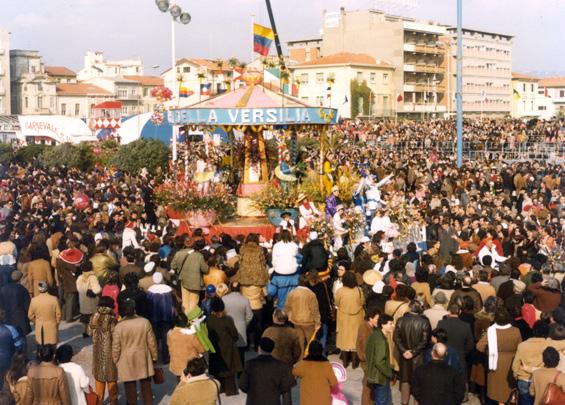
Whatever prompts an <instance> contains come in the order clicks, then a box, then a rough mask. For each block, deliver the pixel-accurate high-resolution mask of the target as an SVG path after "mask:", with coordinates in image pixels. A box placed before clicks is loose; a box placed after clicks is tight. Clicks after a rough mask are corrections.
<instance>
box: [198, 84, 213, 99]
mask: <svg viewBox="0 0 565 405" xmlns="http://www.w3.org/2000/svg"><path fill="white" fill-rule="evenodd" d="M211 88H212V83H203V84H201V85H200V95H201V96H209V95H210V90H211Z"/></svg>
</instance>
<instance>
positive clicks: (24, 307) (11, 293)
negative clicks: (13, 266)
mask: <svg viewBox="0 0 565 405" xmlns="http://www.w3.org/2000/svg"><path fill="white" fill-rule="evenodd" d="M10 277H11V278H10V282H8V283H7V284H4V285H3V286H2V287H0V308H3V309H4V310H5V311H6V323H7V324H8V325H12V326H14V327H15V328H16V329H18V331H19V332H20V333H21V334H22V335H23V336H25V335H27V334H28V333H30V332H31V327H30V325H29V319H28V317H27V313H28V309H29V304H30V297H29V292H28V291H27V289H26V288H25V287H24V286H23V285H21V283H20V281H21V279H22V277H23V274H22V272H21V271H19V270H16V271H14V272H12V274H11V276H10Z"/></svg>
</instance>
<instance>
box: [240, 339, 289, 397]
mask: <svg viewBox="0 0 565 405" xmlns="http://www.w3.org/2000/svg"><path fill="white" fill-rule="evenodd" d="M274 348H275V342H273V341H272V340H271V339H269V338H268V337H262V338H261V340H259V356H257V357H256V358H254V359H251V360H248V361H247V362H246V363H245V367H244V369H243V373H242V374H241V376H240V378H239V387H240V388H241V390H242V391H243V392H245V393H246V394H247V401H246V404H247V405H254V404H280V403H281V395H283V394H284V393H286V392H289V391H290V388H291V375H290V370H289V368H288V367H287V365H286V364H285V363H283V362H282V361H280V360H277V359H275V358H273V356H272V352H273V349H274Z"/></svg>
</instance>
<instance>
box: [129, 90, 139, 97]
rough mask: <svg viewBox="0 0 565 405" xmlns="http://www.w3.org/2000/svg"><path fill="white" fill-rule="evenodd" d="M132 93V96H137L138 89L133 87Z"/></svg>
mask: <svg viewBox="0 0 565 405" xmlns="http://www.w3.org/2000/svg"><path fill="white" fill-rule="evenodd" d="M130 94H131V96H132V97H136V96H137V89H131V90H130Z"/></svg>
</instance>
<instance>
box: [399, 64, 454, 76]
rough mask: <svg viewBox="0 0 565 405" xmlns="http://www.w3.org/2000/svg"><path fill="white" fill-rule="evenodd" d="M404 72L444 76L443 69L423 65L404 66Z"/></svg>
mask: <svg viewBox="0 0 565 405" xmlns="http://www.w3.org/2000/svg"><path fill="white" fill-rule="evenodd" d="M404 71H405V72H416V73H436V74H444V73H445V69H443V68H442V67H440V66H437V65H424V64H410V63H407V64H404Z"/></svg>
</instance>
